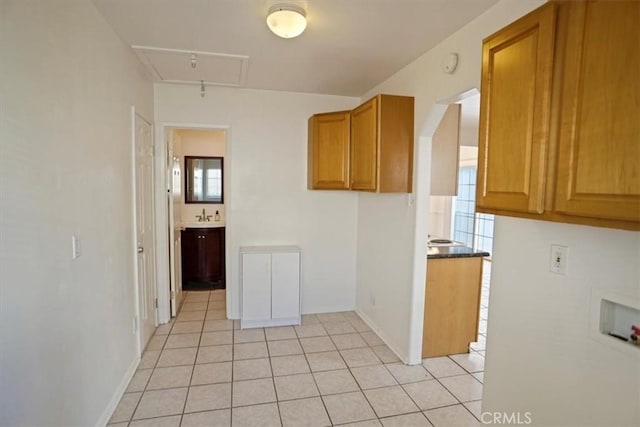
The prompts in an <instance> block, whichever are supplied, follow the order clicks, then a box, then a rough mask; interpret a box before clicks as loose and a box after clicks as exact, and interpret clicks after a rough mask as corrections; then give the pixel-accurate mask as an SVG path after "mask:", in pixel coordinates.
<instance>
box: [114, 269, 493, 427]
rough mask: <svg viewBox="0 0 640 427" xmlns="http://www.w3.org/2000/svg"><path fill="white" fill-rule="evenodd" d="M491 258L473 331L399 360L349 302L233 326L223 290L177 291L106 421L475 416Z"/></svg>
mask: <svg viewBox="0 0 640 427" xmlns="http://www.w3.org/2000/svg"><path fill="white" fill-rule="evenodd" d="M490 267H491V264H490V263H487V262H485V269H484V281H483V282H484V283H483V289H482V299H481V304H482V307H481V308H482V309H483V310H482V313H481V320H480V329H481V335H480V338H479V340H478V342H477V343H474V344H472V345H471V351H470V353H468V354H458V355H451V356H448V357H436V358H430V359H425V360H423V363H422V365H416V366H407V365H404V364H403V363H401V362H400V361H399V359H398V358H397V357H396V356H395V354H393V352H392V351H391V350H390V349H389V348H388V347H387V346H386V345H385V344H384V343H383V342H382V340H381V339H380V338H379V337H378V336H377V335H376V334H375V333H374V332H372V331H371V330H370V329H369V327H368V326H367V325H366V324H365V323H364V322H363V321H362V319H360V318H359V317H358V315H357V314H356V313H355V312H341V313H323V314H317V315H313V314H312V315H304V316H303V319H302V325H301V326H295V327H293V326H286V327H278V328H259V329H247V330H240V329H239V322H238V321H231V320H226V319H225V317H226V310H225V292H224V290H222V291H210V292H209V291H200V292H188V293H187V295H186V297H185V300H184V304H183V306H182V309H181V311H180V314H179V315H178V317H177V318H176V319H175V321H173V322H171V323H169V324H167V325H162V326H160V327H158V329H157V330H156V332H155V335H154V336H153V337H152V338H151V341H150V342H149V344H148V346H147V349H146V350H145V352H144V354H143V357H142V361H141V363H140V366H139V368H138V370H137V371H136V373H135V375H134V377H133V379H132V380H131V382H130V383H129V386H128V388H127V391H126V393H125V394H124V396H123V397H122V399H121V401H120V403H119V405H118V407H117V408H116V410H115V412H114V414H113V416H112V417H111V420H110V425H113V426H131V427H140V426H160V427H165V426H166V427H178V426H182V427H193V426H231V425H233V426H234V427H239V426H252V427H253V426H285V427H286V426H294V427H298V426H331V425H345V426H346V425H349V426H351V425H357V426H362V427H366V426H384V427H388V426H435V427H440V426H443V427H449V426H478V425H480V422H479V418H480V405H481V399H482V380H483V371H484V345H485V344H484V343H485V334H486V310H485V309H486V308H487V305H488V293H489V283H488V282H489V280H488V279H489V276H490Z"/></svg>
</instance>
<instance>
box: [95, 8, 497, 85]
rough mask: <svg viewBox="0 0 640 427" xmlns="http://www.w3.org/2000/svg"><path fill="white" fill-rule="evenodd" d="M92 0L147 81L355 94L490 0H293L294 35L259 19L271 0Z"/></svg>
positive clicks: (434, 42)
mask: <svg viewBox="0 0 640 427" xmlns="http://www.w3.org/2000/svg"><path fill="white" fill-rule="evenodd" d="M92 1H93V3H94V4H95V5H96V7H97V8H98V10H99V11H100V12H101V13H102V15H103V16H104V18H105V19H106V20H107V22H108V23H109V24H110V25H111V27H113V29H114V30H115V32H116V33H117V34H118V35H119V36H120V37H121V38H122V39H123V40H124V41H125V43H127V44H128V45H131V46H138V47H144V48H137V49H134V50H135V51H136V53H137V54H138V56H139V57H140V59H141V60H142V61H143V62H144V63H145V64H146V65H147V67H148V68H149V70H150V71H151V74H152V76H153V78H154V80H156V81H178V82H192V83H193V82H197V83H200V80H204V81H205V83H207V84H218V85H225V86H236V87H246V88H253V89H269V90H282V91H293V92H308V93H322V94H334V95H345V96H361V95H362V94H364V93H365V92H366V91H368V90H370V89H371V88H373V87H374V86H376V85H377V84H379V83H380V82H382V81H384V80H385V79H386V78H387V77H389V76H391V75H392V74H394V73H395V72H396V71H398V70H400V69H401V68H403V67H404V66H405V65H407V64H409V63H410V62H412V61H413V60H414V59H416V58H417V57H419V56H420V55H421V54H423V53H424V52H426V51H428V50H429V49H431V48H432V47H433V46H435V45H437V44H438V43H439V42H440V41H442V40H443V39H445V38H446V37H447V36H448V35H450V34H452V33H454V32H455V31H456V30H458V29H459V28H461V27H462V26H464V25H465V24H466V23H468V22H469V21H471V20H472V19H473V18H475V17H476V16H478V15H479V14H481V13H482V12H484V11H485V10H486V9H488V8H489V7H490V6H492V5H493V4H494V3H496V2H497V1H498V0H307V1H299V0H294V1H289V2H288V3H289V4H295V5H298V6H301V7H303V8H304V9H305V10H306V12H307V19H308V26H307V29H306V31H305V32H304V33H303V34H302V35H301V36H300V37H297V38H295V39H282V38H279V37H277V36H276V35H274V34H272V33H271V32H270V31H269V29H268V28H267V25H266V21H265V20H266V15H267V10H268V9H269V7H270V6H272V5H273V4H276V3H282V2H281V1H277V0H275V1H274V0H92ZM149 48H152V49H149ZM194 52H197V53H198V55H197V67H196V68H195V69H194V68H192V67H191V54H192V53H194Z"/></svg>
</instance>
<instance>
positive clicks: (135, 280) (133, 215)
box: [105, 105, 142, 424]
mask: <svg viewBox="0 0 640 427" xmlns="http://www.w3.org/2000/svg"><path fill="white" fill-rule="evenodd" d="M131 221H132V227H131V229H132V230H133V239H132V242H133V246H132V248H131V254H132V256H133V283H134V294H135V295H134V299H133V301H134V304H135V331H134V335H135V336H136V355H138V356H140V355H141V354H142V345H141V344H140V283H138V252H137V251H138V226H137V224H136V107H135V106H134V105H132V106H131ZM107 421H108V420H107ZM105 424H106V423H105Z"/></svg>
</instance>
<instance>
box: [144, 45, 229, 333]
mask: <svg viewBox="0 0 640 427" xmlns="http://www.w3.org/2000/svg"><path fill="white" fill-rule="evenodd" d="M195 53H197V52H195ZM156 126H157V127H158V129H157V130H156V133H155V134H156V136H155V141H156V144H155V145H156V152H158V153H165V154H163V156H164V157H166V150H167V141H166V133H167V131H168V130H169V129H193V130H223V131H225V132H226V134H227V135H226V141H225V153H226V154H225V162H224V179H223V181H224V206H225V267H226V268H225V287H226V288H227V289H229V284H230V283H232V281H231V280H230V277H231V276H232V275H233V274H234V272H232V271H231V269H230V268H229V267H231V265H232V264H231V239H230V238H229V237H230V236H229V234H230V233H229V232H228V231H229V229H230V228H231V227H232V221H233V215H230V211H231V203H232V200H233V194H231V191H230V189H231V184H230V183H231V170H232V165H231V160H232V159H231V150H230V149H229V145H230V144H229V142H230V140H231V126H229V125H215V124H204V123H193V122H161V123H156ZM158 157H159V156H158ZM158 161H159V160H156V164H155V165H154V166H157V162H158ZM162 161H163V163H164V160H162ZM160 166H162V165H160ZM155 169H156V170H157V173H156V175H155V180H154V184H155V195H156V196H158V197H156V199H161V202H157V203H156V204H155V227H156V237H157V240H156V242H157V245H156V248H155V249H156V259H169V246H168V244H169V243H171V244H173V242H168V233H167V230H168V229H169V227H170V226H171V225H172V223H171V221H173V219H172V218H169V212H168V208H167V205H166V204H167V197H166V196H167V194H166V191H167V188H168V181H167V180H168V177H167V168H166V167H156V168H155ZM165 240H167V242H166V244H163V243H162V242H164V241H165ZM165 264H166V263H165ZM158 265H160V263H158ZM166 267H167V268H161V267H159V268H158V269H157V272H156V283H157V291H158V292H157V295H158V323H159V324H162V323H167V322H169V321H170V320H171V307H170V301H169V298H170V297H169V289H170V285H171V284H170V280H171V278H170V268H169V266H168V265H167V266H166ZM160 270H162V271H160ZM165 270H166V271H165ZM164 289H166V292H164ZM232 294H233V292H226V296H227V301H226V305H227V318H229V319H234V318H236V319H237V318H238V317H239V316H235V317H234V315H233V313H231V307H232V306H233V305H232V300H231V298H232Z"/></svg>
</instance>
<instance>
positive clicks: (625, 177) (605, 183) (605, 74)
mask: <svg viewBox="0 0 640 427" xmlns="http://www.w3.org/2000/svg"><path fill="white" fill-rule="evenodd" d="M568 3H569V4H568V5H567V6H566V7H567V9H568V12H567V14H566V15H567V16H566V44H565V48H564V61H563V66H564V70H563V82H562V92H561V101H560V105H561V107H560V125H559V127H560V132H559V141H558V162H557V189H556V194H555V206H554V208H555V210H556V211H558V212H562V213H564V214H567V215H577V216H583V217H593V218H608V219H614V220H625V221H635V222H640V33H639V31H640V30H639V28H640V2H637V1H614V2H608V1H602V2H597V1H594V2H568Z"/></svg>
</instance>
